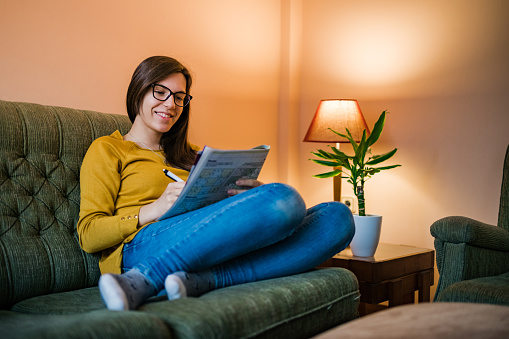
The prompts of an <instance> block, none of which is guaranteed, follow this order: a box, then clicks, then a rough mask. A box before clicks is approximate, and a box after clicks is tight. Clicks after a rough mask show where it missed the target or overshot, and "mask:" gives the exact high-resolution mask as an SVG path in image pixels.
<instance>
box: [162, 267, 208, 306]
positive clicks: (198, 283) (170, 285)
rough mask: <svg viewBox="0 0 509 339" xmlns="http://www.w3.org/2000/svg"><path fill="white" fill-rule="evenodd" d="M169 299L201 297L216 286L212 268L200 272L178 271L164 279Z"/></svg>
mask: <svg viewBox="0 0 509 339" xmlns="http://www.w3.org/2000/svg"><path fill="white" fill-rule="evenodd" d="M164 288H165V289H166V293H167V294H168V299H170V300H173V299H181V298H186V297H199V296H200V295H202V294H205V293H207V292H210V291H212V290H214V289H215V288H216V280H215V277H214V274H213V273H212V271H211V270H207V271H202V272H199V273H186V272H176V273H172V274H170V275H168V276H167V277H166V280H165V281H164Z"/></svg>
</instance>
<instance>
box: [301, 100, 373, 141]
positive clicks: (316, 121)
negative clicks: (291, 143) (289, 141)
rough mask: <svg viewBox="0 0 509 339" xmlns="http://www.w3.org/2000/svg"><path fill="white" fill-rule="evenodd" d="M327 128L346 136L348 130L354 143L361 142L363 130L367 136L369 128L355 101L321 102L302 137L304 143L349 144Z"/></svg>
mask: <svg viewBox="0 0 509 339" xmlns="http://www.w3.org/2000/svg"><path fill="white" fill-rule="evenodd" d="M329 128H332V129H333V130H335V131H336V132H339V133H341V134H347V133H346V128H348V130H349V131H350V133H351V134H352V137H353V139H354V140H355V141H356V142H360V141H361V139H362V132H363V131H364V130H366V133H367V135H369V128H368V126H367V125H366V120H364V116H363V115H362V112H361V109H360V107H359V103H358V102H357V100H351V99H332V100H321V101H320V103H319V104H318V108H317V109H316V113H315V116H314V117H313V120H312V121H311V124H310V125H309V128H308V131H307V133H306V136H305V137H304V141H308V142H339V143H348V142H349V141H348V139H346V138H343V137H341V136H339V135H337V134H336V133H334V132H332V131H331V130H329Z"/></svg>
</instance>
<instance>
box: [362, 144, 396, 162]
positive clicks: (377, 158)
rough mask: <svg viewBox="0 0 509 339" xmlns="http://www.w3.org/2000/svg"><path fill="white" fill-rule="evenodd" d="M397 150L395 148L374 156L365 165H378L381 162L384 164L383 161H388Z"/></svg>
mask: <svg viewBox="0 0 509 339" xmlns="http://www.w3.org/2000/svg"><path fill="white" fill-rule="evenodd" d="M397 150H398V149H397V148H395V149H393V150H392V151H390V152H387V153H385V154H381V155H374V156H373V157H371V159H372V160H370V161H368V162H366V165H376V164H379V163H381V162H384V161H385V160H388V159H390V158H391V157H392V156H393V155H394V154H395V153H396V151H397Z"/></svg>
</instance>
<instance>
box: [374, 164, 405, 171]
mask: <svg viewBox="0 0 509 339" xmlns="http://www.w3.org/2000/svg"><path fill="white" fill-rule="evenodd" d="M400 166H401V165H391V166H385V167H377V169H378V170H380V171H384V170H388V169H391V168H396V167H400Z"/></svg>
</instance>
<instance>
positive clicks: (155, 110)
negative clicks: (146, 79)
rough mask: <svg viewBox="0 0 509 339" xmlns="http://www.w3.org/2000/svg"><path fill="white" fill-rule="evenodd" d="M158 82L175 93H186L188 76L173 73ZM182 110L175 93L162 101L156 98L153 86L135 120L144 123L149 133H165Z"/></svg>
mask: <svg viewBox="0 0 509 339" xmlns="http://www.w3.org/2000/svg"><path fill="white" fill-rule="evenodd" d="M156 84H157V85H162V86H164V87H166V88H168V89H170V90H171V91H172V92H173V93H177V92H182V93H185V91H186V78H185V77H184V75H183V74H182V73H174V74H171V75H170V76H168V77H167V78H165V79H163V80H161V81H158V82H157V83H156ZM156 90H157V87H156ZM168 94H169V93H168ZM182 110H183V107H179V106H177V105H175V101H174V95H171V96H170V97H169V98H168V99H167V100H166V101H160V100H157V99H156V98H154V95H153V88H152V87H150V88H149V90H148V92H147V93H146V94H145V97H144V98H143V102H142V105H141V109H140V112H139V114H138V115H137V116H136V119H135V121H134V122H135V123H137V122H138V123H140V124H142V125H143V127H144V128H147V129H148V130H147V132H149V133H150V132H156V133H157V134H163V133H165V132H168V131H169V130H170V128H171V126H173V124H175V122H177V120H178V118H179V117H180V115H181V114H182Z"/></svg>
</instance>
